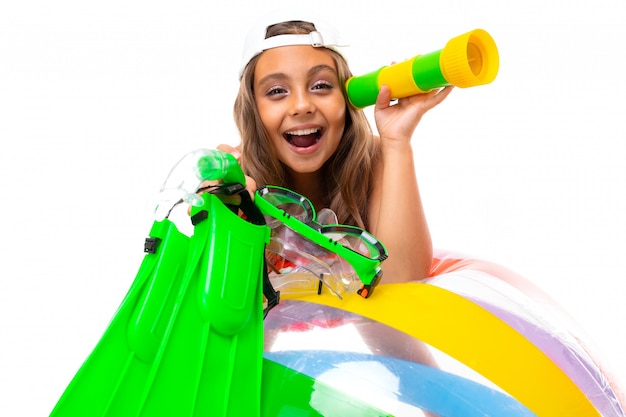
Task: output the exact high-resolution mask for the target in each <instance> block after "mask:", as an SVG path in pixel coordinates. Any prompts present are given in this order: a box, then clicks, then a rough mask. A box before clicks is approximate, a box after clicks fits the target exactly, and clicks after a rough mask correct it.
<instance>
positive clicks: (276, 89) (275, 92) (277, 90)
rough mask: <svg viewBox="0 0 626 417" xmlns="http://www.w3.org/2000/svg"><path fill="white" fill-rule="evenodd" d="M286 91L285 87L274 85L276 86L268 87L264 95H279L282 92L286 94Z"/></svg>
mask: <svg viewBox="0 0 626 417" xmlns="http://www.w3.org/2000/svg"><path fill="white" fill-rule="evenodd" d="M286 93H287V89H286V88H284V87H280V86H276V87H270V88H268V89H267V90H266V92H265V95H266V96H268V97H273V96H279V95H282V94H286Z"/></svg>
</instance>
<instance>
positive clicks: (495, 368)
mask: <svg viewBox="0 0 626 417" xmlns="http://www.w3.org/2000/svg"><path fill="white" fill-rule="evenodd" d="M264 357H265V361H266V367H267V366H268V365H267V363H271V364H273V365H274V364H277V365H279V366H282V367H285V368H287V369H290V370H292V371H295V372H298V373H301V374H303V375H306V376H307V377H309V378H311V380H312V381H314V383H316V384H319V385H324V386H325V387H326V389H331V390H335V391H336V392H338V393H341V395H336V396H335V397H336V398H343V401H344V402H345V401H348V402H349V403H350V404H352V405H354V404H355V403H353V402H352V403H351V401H356V400H355V399H359V401H363V402H365V403H367V404H369V405H371V406H372V408H373V409H375V410H382V414H374V415H393V416H416V415H426V416H432V415H439V416H495V415H506V416H538V417H543V416H546V417H548V416H550V417H552V416H604V417H623V416H625V415H626V414H625V413H624V406H623V398H622V394H621V392H620V390H619V389H618V386H617V383H616V382H615V381H614V380H613V379H612V378H611V377H610V375H609V374H608V373H607V372H606V371H605V369H603V367H602V366H601V364H600V363H599V360H598V359H597V356H596V355H595V354H594V353H593V352H591V349H590V348H589V347H588V346H587V343H586V342H585V337H584V336H583V335H581V332H580V331H579V329H578V328H577V326H576V324H575V323H574V322H573V320H572V319H571V318H570V317H569V316H568V315H567V313H566V312H565V311H563V309H562V308H560V306H559V305H558V304H557V303H555V302H554V301H553V300H551V299H550V297H549V296H548V295H546V294H545V293H544V292H542V291H541V290H540V289H539V288H537V287H536V286H534V285H533V284H532V283H530V282H529V281H527V280H525V279H523V278H522V277H520V276H519V275H517V274H515V273H514V272H512V271H509V270H507V269H506V268H503V267H501V266H499V265H497V264H493V263H490V262H486V261H482V260H478V259H472V258H468V257H463V256H459V255H454V254H452V253H447V252H443V251H440V252H438V253H436V255H435V259H434V260H433V265H432V269H431V276H430V277H429V278H428V279H426V280H424V281H421V282H415V283H408V284H386V285H379V286H378V288H377V290H376V294H375V296H373V297H370V298H369V299H367V300H366V299H363V298H361V297H358V296H356V295H354V294H353V295H352V296H349V297H346V298H344V299H343V300H341V299H339V298H338V297H335V296H333V295H330V294H325V293H322V294H320V295H303V296H291V295H290V296H289V299H288V300H285V299H283V300H282V302H281V304H280V305H279V306H278V307H276V308H275V309H274V310H272V311H271V312H270V313H269V314H268V316H267V318H266V320H265V354H264ZM268 384H269V382H268ZM264 389H265V390H269V389H270V388H269V385H268V388H265V381H264ZM311 392H312V394H311V396H310V398H309V401H308V403H307V407H310V408H313V409H315V410H317V412H318V413H319V415H323V416H329V415H343V416H345V415H367V414H358V413H357V414H354V413H349V412H347V411H346V410H348V409H350V407H349V405H343V406H341V405H339V404H340V403H341V401H335V402H334V407H335V410H334V411H333V407H332V406H331V405H329V404H327V403H325V402H323V401H321V400H320V402H319V406H318V407H317V408H316V406H315V404H316V401H318V400H319V398H316V395H315V392H316V390H315V389H312V391H311ZM318 397H319V396H318ZM283 401H284V403H283V404H282V405H281V403H280V401H275V402H274V403H273V404H272V405H271V407H273V410H274V411H273V412H267V414H266V415H283V414H281V410H282V407H283V406H287V405H289V406H290V407H294V405H293V404H290V402H289V401H285V397H283ZM338 410H343V411H338ZM283 411H284V410H283ZM292 411H293V410H292ZM420 412H421V413H422V414H419V413H420ZM385 413H387V414H385ZM307 415H308V414H307ZM315 415H317V414H315Z"/></svg>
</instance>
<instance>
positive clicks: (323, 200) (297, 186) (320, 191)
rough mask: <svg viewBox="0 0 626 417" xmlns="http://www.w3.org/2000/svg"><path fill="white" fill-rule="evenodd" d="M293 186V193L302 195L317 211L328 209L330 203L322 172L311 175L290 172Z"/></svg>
mask: <svg viewBox="0 0 626 417" xmlns="http://www.w3.org/2000/svg"><path fill="white" fill-rule="evenodd" d="M289 174H290V179H291V184H292V187H293V191H295V192H297V193H298V194H302V195H303V196H305V197H306V198H308V199H309V200H311V202H312V203H313V206H314V207H315V210H318V211H319V210H321V209H322V208H324V207H328V205H329V203H330V202H329V201H328V196H327V194H326V187H324V184H325V182H326V178H325V175H324V174H323V173H322V172H321V171H317V172H311V173H301V172H290V173H289Z"/></svg>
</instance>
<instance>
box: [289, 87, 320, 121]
mask: <svg viewBox="0 0 626 417" xmlns="http://www.w3.org/2000/svg"><path fill="white" fill-rule="evenodd" d="M313 112H315V103H314V102H313V100H312V97H311V95H310V94H309V92H308V90H305V89H297V90H295V91H292V94H291V115H292V116H300V115H303V114H310V113H313Z"/></svg>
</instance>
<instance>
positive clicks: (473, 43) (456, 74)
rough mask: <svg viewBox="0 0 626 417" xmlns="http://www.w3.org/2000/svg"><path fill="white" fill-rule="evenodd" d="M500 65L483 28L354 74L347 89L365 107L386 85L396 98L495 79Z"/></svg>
mask: <svg viewBox="0 0 626 417" xmlns="http://www.w3.org/2000/svg"><path fill="white" fill-rule="evenodd" d="M499 65H500V59H499V57H498V48H497V47H496V43H495V42H494V40H493V38H492V37H491V36H490V35H489V34H488V33H487V32H486V31H484V30H482V29H475V30H472V31H470V32H467V33H465V34H463V35H461V36H457V37H456V38H452V39H451V40H449V41H448V43H447V44H446V46H445V47H444V48H443V49H440V50H439V51H435V52H431V53H429V54H425V55H417V56H415V57H414V58H412V59H409V60H407V61H403V62H400V63H397V64H393V65H390V66H386V67H382V68H380V69H378V70H376V71H374V72H371V73H369V74H365V75H361V76H356V77H351V78H350V79H348V81H346V92H347V95H348V99H349V100H350V103H352V105H353V106H355V107H357V108H363V107H367V106H370V105H372V104H374V103H376V98H377V97H378V92H379V91H380V87H381V86H383V85H387V86H388V87H389V88H390V89H391V96H392V98H394V99H398V98H403V97H408V96H412V95H415V94H419V93H426V92H428V91H430V90H433V89H435V88H440V87H444V86H446V85H454V86H457V87H461V88H465V87H474V86H477V85H484V84H489V83H490V82H492V81H493V80H494V79H495V78H496V75H497V74H498V67H499Z"/></svg>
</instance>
